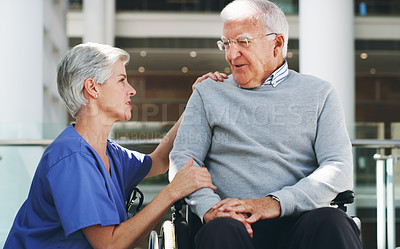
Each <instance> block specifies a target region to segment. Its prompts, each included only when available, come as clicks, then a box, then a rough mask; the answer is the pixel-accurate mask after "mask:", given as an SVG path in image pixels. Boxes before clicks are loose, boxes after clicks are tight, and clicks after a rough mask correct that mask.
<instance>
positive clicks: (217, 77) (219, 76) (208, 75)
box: [192, 71, 228, 91]
mask: <svg viewBox="0 0 400 249" xmlns="http://www.w3.org/2000/svg"><path fill="white" fill-rule="evenodd" d="M207 78H211V79H213V80H215V81H224V79H227V78H228V75H226V74H224V73H220V72H218V71H215V72H214V73H211V72H209V73H206V74H204V75H203V76H200V77H198V78H197V80H196V81H195V82H194V83H193V85H192V91H194V89H195V86H196V85H197V84H199V83H200V82H202V81H203V80H205V79H207Z"/></svg>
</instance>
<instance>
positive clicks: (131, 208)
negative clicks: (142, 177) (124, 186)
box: [125, 188, 144, 219]
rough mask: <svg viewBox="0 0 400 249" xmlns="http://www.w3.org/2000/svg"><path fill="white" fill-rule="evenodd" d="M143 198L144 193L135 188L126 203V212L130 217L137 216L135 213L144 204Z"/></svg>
mask: <svg viewBox="0 0 400 249" xmlns="http://www.w3.org/2000/svg"><path fill="white" fill-rule="evenodd" d="M136 199H138V200H136ZM143 200H144V196H143V193H142V192H141V191H140V190H139V189H138V188H134V189H133V191H132V192H131V194H130V196H129V199H128V200H127V202H126V203H125V208H126V214H127V216H128V219H130V218H132V217H133V216H135V214H137V213H138V212H139V210H140V207H141V206H142V204H143Z"/></svg>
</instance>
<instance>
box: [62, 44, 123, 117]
mask: <svg viewBox="0 0 400 249" xmlns="http://www.w3.org/2000/svg"><path fill="white" fill-rule="evenodd" d="M129 59H130V56H129V53H128V52H126V51H124V50H122V49H120V48H115V47H112V46H109V45H103V44H97V43H90V42H89V43H85V44H80V45H77V46H75V47H73V48H72V49H71V50H70V51H68V52H67V53H66V54H65V55H64V56H63V58H62V59H61V61H60V62H59V64H58V68H57V87H58V92H59V94H60V96H61V98H62V99H63V100H64V102H65V104H66V105H67V110H68V112H69V113H70V114H71V116H72V117H76V115H77V114H78V113H79V111H80V110H81V108H82V106H83V105H86V104H87V103H88V100H87V99H86V98H85V97H84V95H83V89H84V82H85V80H86V79H87V78H92V79H93V80H94V81H95V82H97V83H98V84H103V83H104V82H106V80H107V79H109V78H110V77H111V75H112V68H113V66H114V64H115V63H117V61H118V60H122V62H123V63H124V65H126V64H127V63H128V62H129Z"/></svg>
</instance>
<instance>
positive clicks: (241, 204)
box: [212, 196, 281, 224]
mask: <svg viewBox="0 0 400 249" xmlns="http://www.w3.org/2000/svg"><path fill="white" fill-rule="evenodd" d="M212 209H214V210H218V211H219V212H229V213H230V212H235V213H242V214H247V215H248V216H249V217H248V218H246V219H245V222H247V223H249V224H252V223H254V222H256V221H258V220H265V219H272V218H276V217H279V216H280V214H281V205H280V203H279V201H277V200H274V199H272V197H271V196H267V197H263V198H257V199H225V200H222V201H220V202H218V203H217V204H215V206H214V207H213V208H212Z"/></svg>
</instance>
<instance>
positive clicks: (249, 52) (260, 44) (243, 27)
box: [223, 20, 283, 88]
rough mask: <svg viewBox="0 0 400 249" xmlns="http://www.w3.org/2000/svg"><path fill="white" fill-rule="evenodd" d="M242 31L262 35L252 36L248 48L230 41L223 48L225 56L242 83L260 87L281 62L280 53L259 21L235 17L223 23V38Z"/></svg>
mask: <svg viewBox="0 0 400 249" xmlns="http://www.w3.org/2000/svg"><path fill="white" fill-rule="evenodd" d="M243 34H248V35H250V36H251V37H252V38H254V37H260V36H261V37H260V38H257V39H255V40H253V41H252V42H251V44H250V46H249V47H247V48H244V47H241V46H239V45H238V44H236V43H231V44H230V47H229V49H226V51H225V59H226V60H227V62H228V63H229V65H230V66H231V70H232V74H233V77H234V78H235V80H236V82H237V83H238V84H239V85H240V86H241V87H243V88H254V87H259V86H261V84H262V83H263V82H264V81H265V80H266V79H267V78H268V76H269V75H270V74H272V73H273V72H274V71H275V70H276V69H277V68H278V67H279V66H280V65H281V64H282V63H283V58H282V54H281V51H276V49H275V47H276V46H275V43H276V42H275V40H276V39H274V38H275V35H272V36H265V35H266V34H267V33H266V31H265V27H264V26H263V25H262V24H261V23H260V22H255V21H252V20H240V21H235V20H234V21H227V22H225V23H224V29H223V36H224V37H225V38H226V39H228V40H236V39H237V37H238V36H241V35H243ZM279 52H280V53H279Z"/></svg>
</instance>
